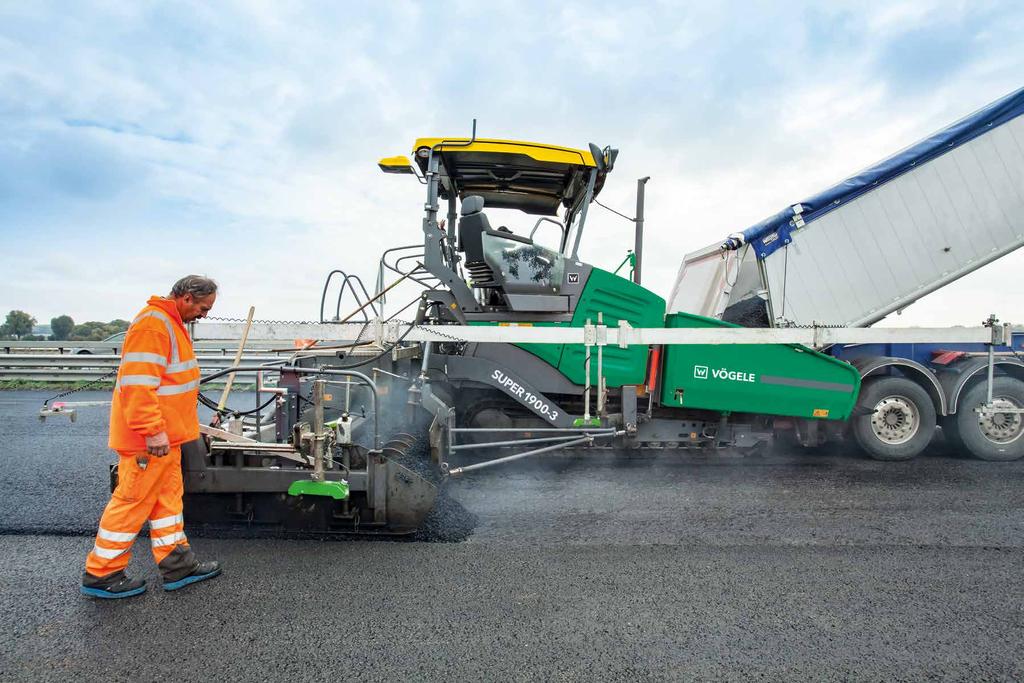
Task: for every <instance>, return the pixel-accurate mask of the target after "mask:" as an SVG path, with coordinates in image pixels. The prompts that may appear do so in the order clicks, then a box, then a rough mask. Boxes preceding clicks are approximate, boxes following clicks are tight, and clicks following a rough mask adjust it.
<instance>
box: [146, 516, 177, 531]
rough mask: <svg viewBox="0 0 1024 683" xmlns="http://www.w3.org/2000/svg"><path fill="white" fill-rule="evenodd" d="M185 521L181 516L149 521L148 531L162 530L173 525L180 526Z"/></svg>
mask: <svg viewBox="0 0 1024 683" xmlns="http://www.w3.org/2000/svg"><path fill="white" fill-rule="evenodd" d="M184 521H185V518H184V517H182V516H181V515H171V516H170V517H161V518H160V519H151V520H149V528H150V529H163V528H165V527H169V526H174V525H175V524H181V523H182V522H184Z"/></svg>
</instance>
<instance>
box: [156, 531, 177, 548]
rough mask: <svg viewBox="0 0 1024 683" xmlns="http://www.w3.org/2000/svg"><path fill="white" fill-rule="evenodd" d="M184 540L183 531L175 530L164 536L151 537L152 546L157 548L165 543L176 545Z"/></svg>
mask: <svg viewBox="0 0 1024 683" xmlns="http://www.w3.org/2000/svg"><path fill="white" fill-rule="evenodd" d="M184 540H185V532H184V531H175V532H174V533H173V534H167V535H166V536H157V537H156V538H154V539H153V547H154V548H159V547H161V546H165V545H177V544H178V543H181V542H182V541H184Z"/></svg>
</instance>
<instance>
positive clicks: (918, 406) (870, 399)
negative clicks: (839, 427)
mask: <svg viewBox="0 0 1024 683" xmlns="http://www.w3.org/2000/svg"><path fill="white" fill-rule="evenodd" d="M857 406H858V407H859V408H862V409H866V410H868V411H871V412H870V413H868V414H865V415H859V416H857V417H855V418H852V419H851V420H850V422H851V431H852V432H853V437H854V439H856V441H857V444H858V445H859V446H860V447H861V448H862V449H864V452H865V453H867V454H868V455H869V456H871V457H872V458H874V459H875V460H910V459H911V458H913V457H915V456H917V455H918V454H919V453H920V452H921V451H923V450H924V449H925V447H927V446H928V444H929V442H931V440H932V437H933V436H935V406H934V404H932V399H931V396H929V395H928V392H927V391H925V390H924V389H923V388H922V387H921V386H920V385H919V384H917V383H915V382H912V381H911V380H909V379H906V378H904V377H876V378H874V379H867V380H865V381H864V384H863V385H862V386H861V392H860V398H858V400H857Z"/></svg>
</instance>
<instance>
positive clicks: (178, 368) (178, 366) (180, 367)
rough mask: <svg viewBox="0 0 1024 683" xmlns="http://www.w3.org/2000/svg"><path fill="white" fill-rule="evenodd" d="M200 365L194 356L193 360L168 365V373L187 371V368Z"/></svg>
mask: <svg viewBox="0 0 1024 683" xmlns="http://www.w3.org/2000/svg"><path fill="white" fill-rule="evenodd" d="M198 367H199V361H197V360H196V359H195V358H193V359H192V360H186V361H182V362H180V363H171V364H170V365H168V366H167V374H171V373H174V372H185V371H186V370H191V369H192V368H198Z"/></svg>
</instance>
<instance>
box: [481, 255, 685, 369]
mask: <svg viewBox="0 0 1024 683" xmlns="http://www.w3.org/2000/svg"><path fill="white" fill-rule="evenodd" d="M599 311H600V312H601V313H603V314H604V324H605V325H606V326H607V327H610V328H614V327H616V326H617V325H618V324H619V321H620V320H625V321H627V322H628V323H629V324H630V325H631V326H632V327H661V326H662V325H663V322H664V318H665V300H664V299H662V298H661V297H660V296H658V295H657V294H654V293H653V292H650V291H648V290H647V289H644V288H643V287H641V286H640V285H638V284H636V283H635V282H633V281H632V280H627V279H625V278H623V277H620V276H618V275H615V274H614V273H610V272H608V271H607V270H601V269H600V268H592V269H591V271H590V277H589V278H587V282H586V284H585V285H584V287H583V293H582V295H581V296H580V300H579V303H578V304H577V306H576V311H575V312H574V313H573V317H572V321H570V322H568V323H564V322H537V323H534V325H535V326H536V327H566V326H569V327H583V325H584V324H586V322H587V318H590V321H591V322H592V323H593V324H595V325H596V324H597V314H598V312H599ZM470 324H471V325H497V324H498V323H497V322H473V323H470ZM516 346H518V347H519V348H521V349H523V350H524V351H529V352H530V353H532V354H533V355H535V356H537V357H538V358H540V359H541V360H543V361H544V362H546V363H548V364H549V365H551V366H553V367H556V368H558V370H559V371H561V373H562V374H563V375H565V376H566V377H567V378H568V379H569V381H571V382H573V383H574V384H579V385H580V386H582V385H583V384H584V380H585V379H586V376H585V373H584V370H583V365H584V362H583V361H584V358H585V357H586V351H585V348H584V346H583V345H582V344H516ZM647 354H648V347H646V346H631V347H630V348H628V349H620V348H619V347H618V346H617V345H614V344H612V345H608V346H605V347H604V360H603V365H604V376H605V378H606V379H607V382H608V386H609V387H618V386H622V385H623V384H643V382H644V380H645V379H646V374H647ZM590 381H591V383H593V384H596V383H597V347H596V346H595V347H594V348H593V349H591V356H590Z"/></svg>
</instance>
